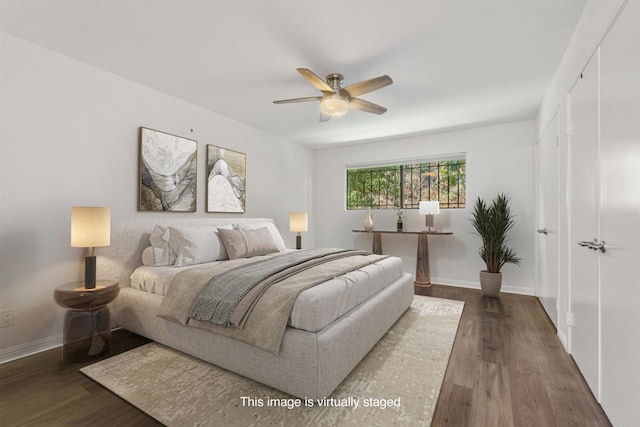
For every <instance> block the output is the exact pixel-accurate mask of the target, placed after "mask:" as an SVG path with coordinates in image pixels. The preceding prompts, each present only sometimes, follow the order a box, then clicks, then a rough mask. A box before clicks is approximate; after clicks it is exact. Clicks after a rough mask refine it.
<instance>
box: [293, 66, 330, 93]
mask: <svg viewBox="0 0 640 427" xmlns="http://www.w3.org/2000/svg"><path fill="white" fill-rule="evenodd" d="M296 71H297V72H299V73H300V74H302V77H304V78H305V79H307V81H308V82H309V83H311V84H312V85H313V87H315V88H316V89H318V90H319V91H322V92H330V93H333V88H332V87H331V86H329V85H328V84H327V83H326V82H325V81H324V80H322V79H321V78H320V77H318V76H316V75H315V74H314V73H313V71H311V70H309V69H307V68H296Z"/></svg>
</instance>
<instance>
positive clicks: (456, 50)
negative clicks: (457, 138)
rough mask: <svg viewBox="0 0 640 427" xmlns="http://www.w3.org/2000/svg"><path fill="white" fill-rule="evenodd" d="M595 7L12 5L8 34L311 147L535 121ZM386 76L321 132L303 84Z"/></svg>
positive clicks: (548, 0) (24, 0)
mask: <svg viewBox="0 0 640 427" xmlns="http://www.w3.org/2000/svg"><path fill="white" fill-rule="evenodd" d="M585 2H586V0H500V1H483V0H475V1H460V0H446V1H398V0H396V1H394V0H385V1H376V0H370V1H356V0H346V1H331V0H324V1H315V0H300V1H295V2H294V1H267V0H263V1H246V0H235V1H178V0H173V1H157V0H137V1H135V0H102V1H100V0H98V1H87V0H61V1H56V0H48V1H33V0H19V1H18V0H2V10H1V17H2V31H4V32H7V33H10V34H12V35H15V36H17V37H21V38H23V39H26V40H29V41H31V42H33V43H36V44H39V45H41V46H44V47H47V48H50V49H52V50H55V51H58V52H60V53H62V54H64V55H67V56H70V57H72V58H76V59H78V60H80V61H84V62H86V63H89V64H92V65H95V66H97V67H100V68H103V69H105V70H108V71H111V72H113V73H115V74H118V75H120V76H123V77H126V78H128V79H131V80H134V81H136V82H139V83H142V84H144V85H147V86H150V87H153V88H155V89H158V90H160V91H162V92H165V93H168V94H170V95H174V96H176V97H178V98H181V99H184V100H186V101H189V102H191V103H193V104H197V105H200V106H202V107H205V108H207V109H210V110H213V111H216V112H218V113H221V114H224V115H226V116H229V117H232V118H234V119H236V120H238V121H240V122H243V123H247V124H249V125H252V126H255V127H258V128H261V129H264V130H266V131H268V132H271V133H273V134H277V135H280V136H282V137H283V138H286V139H288V140H291V141H294V142H298V143H302V144H306V145H309V146H312V147H325V146H327V144H336V143H352V142H360V141H366V140H375V139H381V138H391V137H397V136H401V135H414V134H421V133H431V132H438V131H443V130H449V129H455V128H461V127H470V126H474V125H480V124H490V123H504V122H510V121H515V120H521V119H530V118H533V117H535V114H536V112H537V109H538V107H539V106H540V103H541V101H542V99H543V97H544V94H545V92H546V90H547V88H548V86H549V84H550V82H551V79H552V77H553V74H554V72H555V70H556V68H557V66H558V64H559V62H560V59H561V57H562V54H563V53H564V50H565V48H566V46H567V44H568V42H569V39H570V36H571V34H572V33H573V31H574V29H575V26H576V24H577V22H578V20H579V17H580V14H581V13H582V9H583V8H584V5H585ZM298 67H303V68H309V69H311V70H312V71H314V72H315V73H316V74H318V75H319V76H321V77H323V78H324V77H325V76H326V75H327V74H330V73H341V74H343V75H344V86H347V85H349V84H352V83H356V82H358V81H361V80H366V79H369V78H372V77H377V76H379V75H382V74H388V75H389V76H391V78H392V79H393V80H394V83H393V85H391V86H388V87H386V88H383V89H380V90H379V91H376V92H372V93H369V94H366V95H362V96H361V97H362V98H363V99H366V100H368V101H371V102H374V103H377V104H380V105H382V106H384V107H387V108H388V111H387V112H386V113H385V114H384V115H381V116H378V115H374V114H368V113H364V112H361V111H353V110H352V111H349V112H348V113H347V114H346V115H345V116H343V117H339V118H333V119H332V120H331V121H330V122H327V123H320V122H319V121H318V117H319V104H318V103H315V102H314V103H301V104H286V105H274V104H273V103H272V101H273V100H276V99H283V98H297V97H305V96H316V95H318V94H319V92H317V91H316V90H315V89H314V88H313V87H312V86H311V85H310V84H309V83H308V82H307V81H306V80H304V79H303V78H302V77H301V76H300V75H299V74H298V73H297V72H296V70H295V69H296V68H298Z"/></svg>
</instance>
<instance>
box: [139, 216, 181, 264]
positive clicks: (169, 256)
mask: <svg viewBox="0 0 640 427" xmlns="http://www.w3.org/2000/svg"><path fill="white" fill-rule="evenodd" d="M169 234H170V233H169V227H164V226H161V225H156V226H155V227H154V228H153V231H152V232H151V235H150V236H149V242H150V243H151V247H152V248H153V254H152V255H153V264H144V262H145V260H146V261H147V262H150V261H151V259H152V258H151V255H150V254H149V252H147V254H146V256H145V254H144V251H143V253H142V255H143V261H142V263H143V264H144V265H173V264H174V263H175V262H176V253H175V252H174V251H173V250H172V249H171V247H170V245H169ZM145 250H146V249H145Z"/></svg>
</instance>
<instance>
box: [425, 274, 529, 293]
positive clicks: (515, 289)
mask: <svg viewBox="0 0 640 427" xmlns="http://www.w3.org/2000/svg"><path fill="white" fill-rule="evenodd" d="M431 283H437V284H439V285H451V286H458V287H460V288H469V289H480V282H470V281H466V280H455V279H446V278H442V277H432V278H431ZM500 292H506V293H509V294H520V295H532V296H533V295H534V292H535V289H534V288H528V287H522V286H511V285H505V284H503V285H502V288H501V289H500Z"/></svg>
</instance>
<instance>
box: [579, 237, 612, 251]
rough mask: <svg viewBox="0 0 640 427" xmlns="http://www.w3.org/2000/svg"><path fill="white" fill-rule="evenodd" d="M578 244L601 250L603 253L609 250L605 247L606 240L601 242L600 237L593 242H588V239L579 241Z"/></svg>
mask: <svg viewBox="0 0 640 427" xmlns="http://www.w3.org/2000/svg"><path fill="white" fill-rule="evenodd" d="M578 245H580V246H582V247H584V248H589V249H593V250H594V251H600V252H602V253H605V252H607V249H606V247H605V241H604V240H603V241H601V242H599V241H598V239H593V241H592V242H587V241H584V240H582V241H580V242H578Z"/></svg>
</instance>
